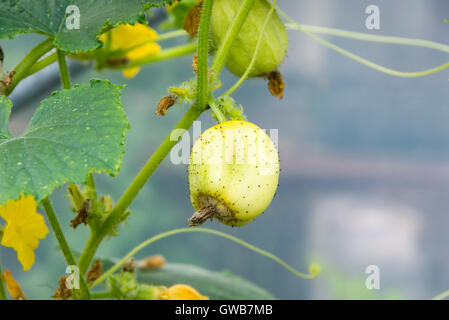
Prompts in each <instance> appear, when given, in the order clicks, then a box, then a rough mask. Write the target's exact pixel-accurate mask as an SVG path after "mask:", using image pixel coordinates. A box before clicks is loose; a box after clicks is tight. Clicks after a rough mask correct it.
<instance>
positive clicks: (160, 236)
mask: <svg viewBox="0 0 449 320" xmlns="http://www.w3.org/2000/svg"><path fill="white" fill-rule="evenodd" d="M188 232H201V233H209V234H213V235H216V236H219V237H222V238H226V239H228V240H231V241H233V242H235V243H238V244H240V245H241V246H243V247H245V248H248V249H249V250H251V251H254V252H257V253H259V254H260V255H262V256H265V257H267V258H269V259H271V260H273V261H275V262H276V263H278V264H280V265H281V266H283V267H284V268H286V269H287V270H288V271H290V272H291V273H293V274H294V275H296V276H298V277H301V278H305V279H312V278H315V277H316V276H317V275H318V274H317V273H313V274H311V273H303V272H299V271H298V270H296V269H295V268H293V267H292V266H290V265H289V264H288V263H286V262H285V261H284V260H282V259H281V258H279V257H277V256H275V255H274V254H272V253H270V252H267V251H265V250H262V249H260V248H257V247H256V246H253V245H252V244H249V243H248V242H245V241H243V240H240V239H239V238H236V237H234V236H231V235H229V234H227V233H224V232H220V231H216V230H212V229H205V228H195V229H192V228H183V229H175V230H172V231H167V232H164V233H161V234H158V235H156V236H154V237H152V238H149V239H147V240H145V241H144V242H142V243H141V244H139V245H138V246H137V247H135V248H134V249H132V250H131V251H130V252H129V253H128V254H127V255H126V256H124V257H123V258H122V259H121V260H120V261H119V262H117V263H116V264H115V265H114V266H113V267H111V268H110V269H109V270H108V271H106V272H105V273H103V274H102V275H101V277H99V278H98V279H97V280H96V281H95V282H94V283H92V284H91V285H90V288H93V287H95V286H97V285H99V284H100V283H102V282H103V281H104V280H106V279H107V278H108V277H109V276H110V275H112V274H113V273H114V272H115V271H117V270H118V269H119V268H120V267H121V266H122V265H123V264H124V263H125V262H126V261H128V259H129V258H131V257H133V256H134V255H136V254H137V253H138V252H139V251H140V250H142V249H144V248H146V247H147V246H149V245H150V244H152V243H154V242H156V241H158V240H161V239H164V238H167V237H170V236H173V235H176V234H181V233H188Z"/></svg>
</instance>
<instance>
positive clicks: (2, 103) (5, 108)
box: [0, 96, 12, 143]
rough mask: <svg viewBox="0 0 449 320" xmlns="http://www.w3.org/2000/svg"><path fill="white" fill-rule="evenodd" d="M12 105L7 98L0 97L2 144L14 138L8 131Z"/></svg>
mask: <svg viewBox="0 0 449 320" xmlns="http://www.w3.org/2000/svg"><path fill="white" fill-rule="evenodd" d="M11 108H12V103H11V101H9V99H8V98H7V97H5V96H0V143H2V142H3V140H5V139H9V138H11V137H12V135H11V133H10V132H9V129H8V122H9V117H10V116H11Z"/></svg>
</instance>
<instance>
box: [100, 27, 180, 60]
mask: <svg viewBox="0 0 449 320" xmlns="http://www.w3.org/2000/svg"><path fill="white" fill-rule="evenodd" d="M109 35H110V33H109V34H108V37H109ZM187 35H188V33H187V32H186V31H185V30H175V31H171V32H167V33H164V34H161V35H158V37H157V38H156V39H150V40H146V41H143V42H140V43H138V44H136V45H134V46H132V47H129V48H126V49H125V50H122V49H118V50H114V51H111V50H110V48H109V49H108V48H106V56H107V57H108V58H112V59H113V58H118V57H123V56H125V55H126V54H127V53H129V52H131V51H133V50H136V49H139V48H141V47H143V46H145V45H147V44H150V43H154V42H158V41H164V40H168V39H173V38H176V37H180V36H187ZM110 43H111V42H110V39H109V40H108V45H109V46H110Z"/></svg>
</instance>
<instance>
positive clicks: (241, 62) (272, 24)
mask: <svg viewBox="0 0 449 320" xmlns="http://www.w3.org/2000/svg"><path fill="white" fill-rule="evenodd" d="M242 3H243V0H215V1H214V6H213V9H212V18H211V38H212V42H213V45H214V46H215V47H218V46H219V44H220V43H221V41H222V40H223V39H224V38H225V36H226V32H227V31H228V29H229V28H230V27H231V24H232V23H233V21H234V19H235V16H236V14H237V12H238V10H239V8H240V6H241V5H242ZM270 9H271V3H270V2H268V1H267V0H256V1H255V2H254V5H253V7H252V8H251V10H250V12H249V14H248V17H247V19H246V21H245V23H244V24H243V26H242V28H241V30H240V32H239V34H238V36H237V38H236V39H235V41H234V42H233V44H232V47H231V50H230V52H229V56H228V58H227V61H226V67H227V68H228V70H229V71H231V72H232V73H233V74H235V75H237V76H238V77H241V76H242V75H243V74H244V73H245V71H246V69H247V68H248V66H249V64H250V62H251V60H252V58H253V55H254V52H255V50H256V45H257V41H258V39H259V35H260V33H261V32H262V28H263V25H264V22H265V19H266V17H267V16H268V13H269V11H270ZM287 51H288V35H287V31H286V28H285V25H284V23H283V22H282V20H281V19H280V18H279V16H278V14H277V13H276V12H273V14H272V16H271V18H270V20H269V22H268V24H267V26H266V28H265V31H264V36H263V38H262V42H261V45H260V48H259V51H258V55H257V59H256V61H255V64H254V66H253V68H252V70H251V72H250V74H249V76H250V77H259V76H265V75H267V74H269V73H270V72H272V71H275V70H276V69H277V68H278V67H279V66H280V65H281V63H282V61H283V60H284V58H285V56H286V54H287Z"/></svg>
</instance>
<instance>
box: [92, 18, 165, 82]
mask: <svg viewBox="0 0 449 320" xmlns="http://www.w3.org/2000/svg"><path fill="white" fill-rule="evenodd" d="M110 33H111V34H110V39H111V43H107V41H108V34H107V33H105V34H103V35H101V37H100V39H101V41H103V42H104V43H105V45H106V46H109V48H110V50H112V51H116V50H122V51H126V53H125V57H126V58H127V59H128V60H130V61H131V62H132V61H133V60H137V59H141V58H144V57H146V56H148V55H151V54H154V53H158V52H160V51H161V46H160V45H158V44H157V43H156V42H154V41H152V40H155V39H156V38H157V32H156V31H154V30H153V29H151V28H150V27H148V26H146V25H143V24H140V23H137V24H135V25H129V24H122V25H119V26H118V27H117V28H114V29H112V30H111V31H110ZM128 50H129V51H128ZM139 70H140V68H139V67H132V68H128V69H125V70H124V71H123V76H124V77H126V78H133V77H135V76H136V75H137V74H138V73H139Z"/></svg>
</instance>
